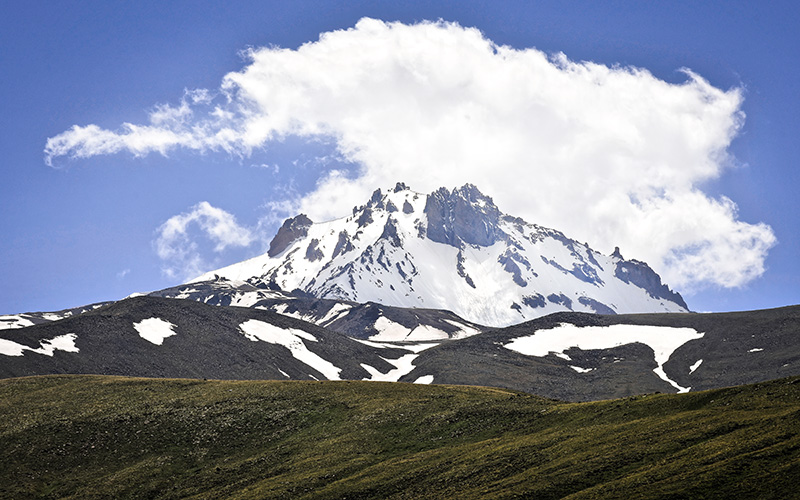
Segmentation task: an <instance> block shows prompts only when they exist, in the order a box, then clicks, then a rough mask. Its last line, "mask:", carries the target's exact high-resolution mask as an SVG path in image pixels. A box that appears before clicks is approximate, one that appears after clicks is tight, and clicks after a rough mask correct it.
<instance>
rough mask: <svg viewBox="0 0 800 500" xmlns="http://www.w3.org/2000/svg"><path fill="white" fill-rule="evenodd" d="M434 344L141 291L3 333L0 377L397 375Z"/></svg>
mask: <svg viewBox="0 0 800 500" xmlns="http://www.w3.org/2000/svg"><path fill="white" fill-rule="evenodd" d="M425 347H430V344H427V345H426V344H422V345H418V344H406V345H397V346H392V345H385V344H380V343H374V342H368V341H361V342H360V341H357V340H354V339H351V338H349V337H347V336H345V335H342V334H340V333H336V332H332V331H330V330H326V329H324V328H321V327H318V326H316V325H313V324H311V323H307V322H305V321H301V320H297V319H294V318H291V317H287V316H284V315H280V314H276V313H273V312H271V311H263V310H259V309H251V308H242V307H216V306H210V305H206V304H202V303H199V302H194V301H189V300H171V299H163V298H156V297H135V298H130V299H125V300H121V301H119V302H116V303H114V304H111V305H108V306H106V307H102V308H100V309H97V310H94V311H90V312H86V313H84V314H81V315H79V316H75V317H70V318H66V319H62V320H57V321H52V322H49V323H46V324H41V325H34V326H29V327H25V328H21V329H13V330H10V329H9V330H3V331H0V378H6V377H19V376H26V375H41V374H58V373H83V374H105V375H127V376H140V377H191V378H217V379H272V380H286V379H293V380H338V379H355V380H361V379H367V380H389V381H391V380H396V379H397V378H399V377H400V376H401V375H404V374H405V373H407V372H408V371H410V370H411V369H412V368H413V366H412V365H411V361H412V360H413V359H414V358H415V357H416V356H417V354H415V351H417V352H418V351H419V350H421V349H424V348H425Z"/></svg>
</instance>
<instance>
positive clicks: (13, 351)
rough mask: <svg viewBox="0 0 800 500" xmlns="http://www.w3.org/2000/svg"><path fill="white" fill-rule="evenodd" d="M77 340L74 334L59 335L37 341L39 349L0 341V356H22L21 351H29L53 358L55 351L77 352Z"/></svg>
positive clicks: (8, 341)
mask: <svg viewBox="0 0 800 500" xmlns="http://www.w3.org/2000/svg"><path fill="white" fill-rule="evenodd" d="M77 338H78V336H77V335H76V334H74V333H68V334H66V335H59V336H57V337H54V338H52V339H49V340H48V339H44V340H41V341H39V345H40V347H37V348H35V349H34V348H32V347H28V346H26V345H22V344H18V343H16V342H13V341H11V340H6V339H0V354H3V355H5V356H22V355H23V354H24V352H23V351H31V352H35V353H37V354H44V355H45V356H53V353H55V351H57V350H59V351H66V352H79V349H78V348H77V347H76V346H75V340H76V339H77Z"/></svg>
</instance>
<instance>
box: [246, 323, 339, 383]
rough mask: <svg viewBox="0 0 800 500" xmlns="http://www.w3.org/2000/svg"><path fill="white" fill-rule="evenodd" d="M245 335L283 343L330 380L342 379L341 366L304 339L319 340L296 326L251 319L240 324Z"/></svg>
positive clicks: (277, 343)
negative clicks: (283, 326)
mask: <svg viewBox="0 0 800 500" xmlns="http://www.w3.org/2000/svg"><path fill="white" fill-rule="evenodd" d="M239 328H240V329H241V330H242V332H243V333H244V336H245V337H247V338H248V339H249V340H252V341H253V342H258V341H259V340H260V341H262V342H269V343H270V344H276V345H281V346H283V347H285V348H287V349H289V351H290V352H291V353H292V356H294V358H295V359H297V360H298V361H300V362H301V363H304V364H306V365H308V366H310V367H312V368H314V369H315V370H317V371H318V372H320V373H321V374H322V375H324V376H325V378H327V379H328V380H341V378H340V375H339V374H340V373H341V372H342V370H341V368H337V367H336V366H335V365H334V364H333V363H331V362H329V361H327V360H325V359H323V358H321V357H320V356H319V355H317V354H316V353H313V352H311V351H309V350H308V347H306V345H305V343H304V342H303V340H308V341H311V342H317V339H316V337H314V336H313V335H311V334H310V333H308V332H304V331H303V330H298V329H296V328H280V327H277V326H275V325H272V324H270V323H266V322H264V321H259V320H256V319H249V320H247V321H245V322H244V323H242V324H241V325H239Z"/></svg>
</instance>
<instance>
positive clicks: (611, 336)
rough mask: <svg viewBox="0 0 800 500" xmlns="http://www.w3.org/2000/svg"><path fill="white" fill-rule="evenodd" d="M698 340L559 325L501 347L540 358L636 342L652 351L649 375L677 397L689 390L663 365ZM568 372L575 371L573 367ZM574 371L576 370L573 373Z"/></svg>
mask: <svg viewBox="0 0 800 500" xmlns="http://www.w3.org/2000/svg"><path fill="white" fill-rule="evenodd" d="M702 337H703V334H702V333H699V332H697V331H696V330H694V329H693V328H673V327H667V326H642V325H611V326H586V327H578V326H575V325H572V324H569V323H561V324H560V325H558V326H557V327H555V328H552V329H550V330H537V331H536V332H535V333H534V334H532V335H526V336H524V337H518V338H515V339H512V340H511V342H509V343H508V344H506V345H505V346H504V347H505V348H506V349H511V350H512V351H516V352H518V353H520V354H524V355H526V356H538V357H544V356H547V355H548V354H549V353H551V352H552V353H556V354H557V353H562V354H563V352H564V351H566V350H568V349H569V348H570V347H577V348H579V349H583V350H592V349H606V348H610V347H617V346H621V345H626V344H633V343H636V342H639V343H642V344H647V345H648V346H649V347H650V348H651V349H653V353H654V357H655V361H656V363H657V364H658V366H657V367H656V368H655V369H654V370H653V372H655V374H656V375H658V376H659V378H661V379H662V380H664V381H666V382H668V383H669V384H670V385H672V386H673V387H675V388H676V389H677V390H678V392H679V393H681V392H689V390H690V389H691V387H688V388H687V387H681V386H679V385H678V384H677V383H676V382H675V381H674V380H671V379H670V378H669V377H668V376H667V374H666V373H665V372H664V368H663V366H664V363H666V362H667V360H669V357H670V356H671V355H672V353H673V352H675V350H676V349H677V348H679V347H680V346H682V345H683V344H685V343H686V342H689V341H690V340H697V339H700V338H702ZM697 366H700V365H699V364H698V365H697ZM572 368H573V369H575V367H572ZM576 371H579V370H577V369H576Z"/></svg>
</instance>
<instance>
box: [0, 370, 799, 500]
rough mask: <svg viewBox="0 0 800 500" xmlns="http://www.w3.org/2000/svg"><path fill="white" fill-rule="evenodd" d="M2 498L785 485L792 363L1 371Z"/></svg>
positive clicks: (690, 493) (791, 431)
mask: <svg viewBox="0 0 800 500" xmlns="http://www.w3.org/2000/svg"><path fill="white" fill-rule="evenodd" d="M0 416H1V417H2V418H0V498H8V499H25V498H70V499H78V498H80V499H86V498H97V499H100V498H104V499H105V498H121V499H124V498H131V499H147V498H192V499H220V498H240V499H263V498H292V499H294V498H300V499H302V498H315V499H317V498H322V499H326V498H330V499H340V498H350V499H357V498H359V499H360V498H375V499H390V498H397V499H401V498H403V499H407V498H426V499H427V498H430V499H436V498H481V499H495V498H537V499H548V498H570V499H589V498H626V499H629V498H726V499H728V498H792V497H796V496H797V495H798V493H797V491H798V490H797V484H796V483H795V481H796V479H797V478H798V477H800V437H799V436H798V433H799V432H800V378H791V379H782V380H777V381H772V382H766V383H761V384H757V385H752V386H742V387H736V388H730V389H719V390H714V391H708V392H698V393H690V394H682V395H666V394H655V395H649V396H640V397H633V398H627V399H623V400H612V401H599V402H591V403H561V402H556V401H552V400H546V399H542V398H538V397H535V396H530V395H527V394H522V393H516V392H512V391H506V390H500V389H491V388H481V387H464V386H461V387H456V386H421V385H410V384H398V383H370V382H253V381H199V380H164V379H161V380H155V379H132V378H120V377H103V376H47V377H31V378H17V379H7V380H2V381H0Z"/></svg>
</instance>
